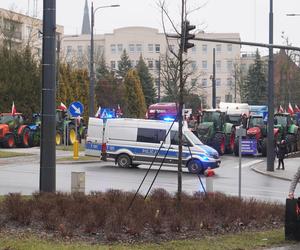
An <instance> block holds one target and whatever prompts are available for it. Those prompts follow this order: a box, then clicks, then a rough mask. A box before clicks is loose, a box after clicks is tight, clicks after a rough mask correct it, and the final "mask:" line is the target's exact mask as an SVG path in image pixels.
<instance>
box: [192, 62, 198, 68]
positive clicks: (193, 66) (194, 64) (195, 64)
mask: <svg viewBox="0 0 300 250" xmlns="http://www.w3.org/2000/svg"><path fill="white" fill-rule="evenodd" d="M191 66H192V69H193V70H196V69H197V62H196V61H191Z"/></svg>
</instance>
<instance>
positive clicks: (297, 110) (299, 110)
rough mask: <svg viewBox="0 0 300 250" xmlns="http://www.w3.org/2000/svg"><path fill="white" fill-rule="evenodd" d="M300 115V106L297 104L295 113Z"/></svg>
mask: <svg viewBox="0 0 300 250" xmlns="http://www.w3.org/2000/svg"><path fill="white" fill-rule="evenodd" d="M297 112H298V113H299V112H300V109H299V107H298V105H297V104H295V113H297Z"/></svg>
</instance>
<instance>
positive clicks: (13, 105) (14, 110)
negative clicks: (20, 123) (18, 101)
mask: <svg viewBox="0 0 300 250" xmlns="http://www.w3.org/2000/svg"><path fill="white" fill-rule="evenodd" d="M16 113H17V109H16V106H15V102H13V103H12V106H11V115H15V114H16Z"/></svg>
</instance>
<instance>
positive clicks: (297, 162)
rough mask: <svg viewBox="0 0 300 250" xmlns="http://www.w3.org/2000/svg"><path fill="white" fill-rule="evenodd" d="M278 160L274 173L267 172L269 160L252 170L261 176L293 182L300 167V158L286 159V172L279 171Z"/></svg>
mask: <svg viewBox="0 0 300 250" xmlns="http://www.w3.org/2000/svg"><path fill="white" fill-rule="evenodd" d="M277 164H278V161H277V159H276V160H275V163H274V171H267V159H265V160H264V161H263V162H260V163H258V164H256V165H254V166H252V167H251V168H252V169H253V170H254V171H255V172H257V173H260V174H264V175H268V176H270V177H274V178H279V179H282V180H291V179H292V178H293V176H294V174H295V173H296V171H297V170H298V168H299V167H300V158H299V157H294V158H292V157H291V158H286V159H284V166H285V170H281V169H280V170H277V169H276V168H277Z"/></svg>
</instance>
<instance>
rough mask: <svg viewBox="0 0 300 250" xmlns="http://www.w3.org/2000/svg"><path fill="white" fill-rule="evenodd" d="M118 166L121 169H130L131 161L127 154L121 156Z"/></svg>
mask: <svg viewBox="0 0 300 250" xmlns="http://www.w3.org/2000/svg"><path fill="white" fill-rule="evenodd" d="M117 163H118V166H119V167H121V168H128V167H129V166H130V165H131V159H130V157H129V156H128V155H126V154H121V155H119V156H118V159H117Z"/></svg>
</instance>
